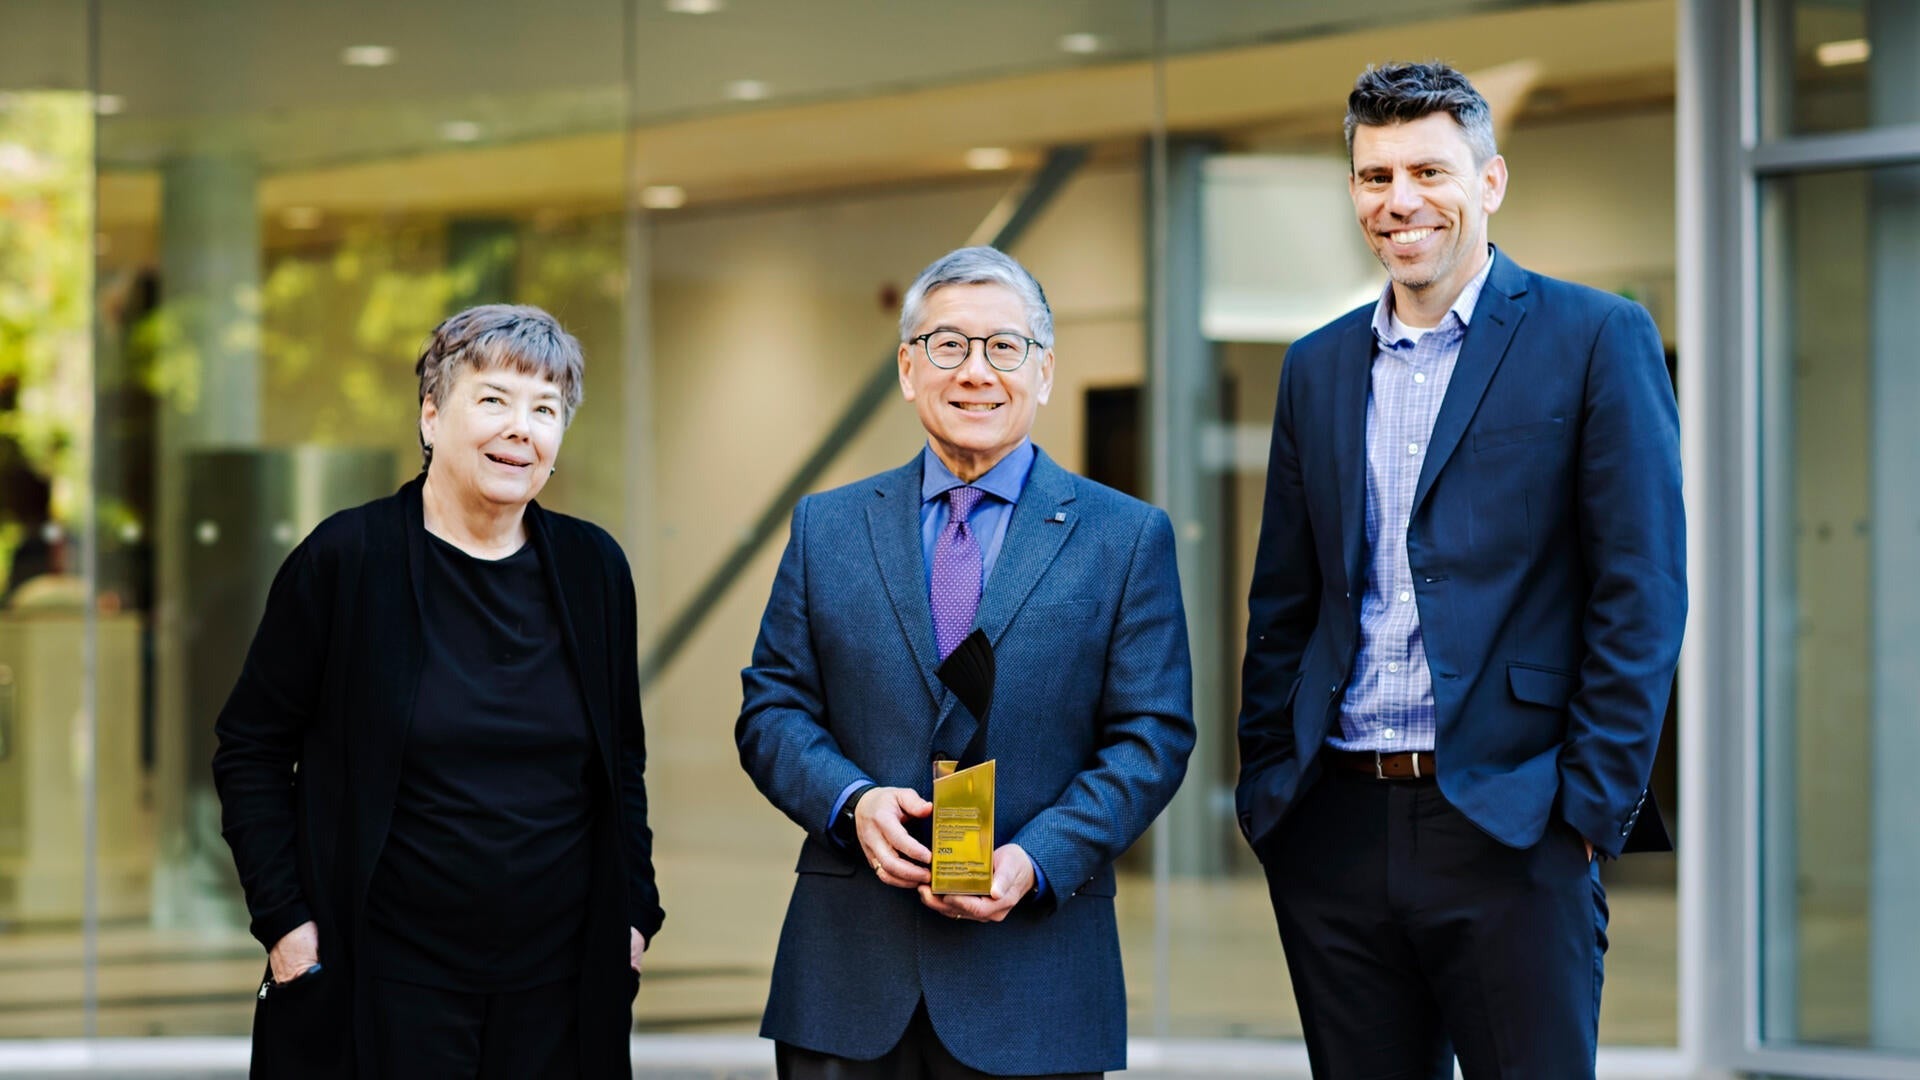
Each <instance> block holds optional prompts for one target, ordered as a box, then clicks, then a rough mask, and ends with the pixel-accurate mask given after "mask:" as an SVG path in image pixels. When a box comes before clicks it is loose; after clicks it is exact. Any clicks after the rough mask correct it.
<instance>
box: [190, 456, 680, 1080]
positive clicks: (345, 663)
mask: <svg viewBox="0 0 1920 1080" xmlns="http://www.w3.org/2000/svg"><path fill="white" fill-rule="evenodd" d="M421 483H422V481H421V480H419V479H415V480H413V481H411V482H409V483H408V484H406V485H405V486H403V487H402V488H401V489H400V490H399V491H398V492H397V493H395V494H394V495H391V496H389V497H387V498H384V499H379V500H376V501H374V502H370V503H367V504H366V505H364V506H360V507H356V508H354V509H352V510H345V511H342V512H340V513H338V514H335V515H334V516H332V517H330V518H328V519H327V520H326V521H325V522H322V523H321V525H320V527H319V528H317V529H315V530H314V531H313V533H312V535H310V536H308V537H307V538H306V540H305V541H303V542H302V543H301V544H300V546H299V547H297V548H295V549H294V551H293V553H292V554H291V555H289V556H288V557H287V561H286V563H285V564H284V565H282V566H281V568H280V572H279V574H278V575H277V576H276V577H275V578H274V582H273V587H272V590H271V591H270V592H269V593H268V596H267V609H266V613H265V614H264V615H263V616H262V617H261V620H260V628H259V630H258V631H257V632H256V633H255V635H254V640H253V645H252V647H251V648H250V649H249V650H248V651H247V659H246V663H245V666H244V667H243V668H242V670H241V673H240V679H239V682H238V683H237V684H236V685H235V686H234V689H233V694H232V696H231V697H229V698H228V700H227V704H226V707H225V708H223V709H222V710H221V711H220V717H219V720H218V721H217V722H216V723H215V726H214V732H215V735H216V736H217V737H218V740H219V746H218V749H216V750H215V752H214V756H213V777H214V786H215V788H216V789H217V790H218V791H219V794H220V804H221V827H222V832H223V834H224V835H225V837H226V840H227V843H228V845H229V846H231V847H232V849H233V858H234V863H235V865H236V866H237V867H238V868H239V871H240V882H241V885H242V887H243V888H244V889H245V891H246V898H247V910H248V912H249V914H250V915H251V916H252V924H251V926H250V929H251V930H252V932H253V935H254V937H256V938H258V939H259V940H260V942H261V943H262V944H263V945H266V946H267V947H268V948H271V947H272V946H273V944H274V943H275V942H276V941H278V940H279V939H280V938H281V937H282V936H283V935H285V934H286V933H287V931H289V930H292V929H293V928H294V927H296V926H299V925H300V924H301V923H303V922H305V921H307V920H308V919H312V920H314V921H315V922H316V923H317V924H318V926H319V931H320V958H321V962H322V964H323V965H324V970H323V971H322V973H320V974H319V975H316V976H312V977H309V978H305V979H301V980H299V981H297V982H295V983H291V984H289V985H288V986H287V987H284V988H276V989H274V990H272V991H271V992H269V993H266V994H263V995H262V996H261V997H260V998H259V1000H258V1001H257V1003H256V1010H255V1017H254V1067H253V1069H254V1071H253V1075H255V1076H271V1077H282V1076H315V1077H322V1076H324V1077H340V1076H352V1075H355V1070H356V1062H358V1061H359V1058H360V1055H359V1053H358V1050H357V1047H358V1046H360V1045H362V1044H363V1043H364V1040H363V1039H360V1038H357V1037H352V1036H355V1035H357V1034H359V1033H364V1032H365V1031H366V1030H367V1017H366V1015H365V1012H364V1004H363V1003H364V1001H365V1000H366V996H365V995H364V994H361V993H358V992H356V989H355V988H356V986H357V985H358V984H359V982H360V980H361V979H363V978H364V970H363V969H364V965H362V964H360V963H359V962H358V961H359V957H358V956H357V954H356V952H355V949H356V943H357V942H359V941H360V940H362V939H363V938H364V932H363V931H364V926H365V905H366V899H367V888H368V884H369V882H370V881H371V880H372V877H373V870H374V864H375V863H376V862H377V861H378V859H379V857H380V849H381V846H382V844H384V842H385V840H386V835H387V828H388V825H389V823H390V820H391V816H392V812H393V802H394V795H395V792H396V790H397V788H398V785H399V781H400V761H401V752H402V748H403V746H404V744H405V741H406V734H407V726H408V724H409V722H410V721H411V718H412V711H413V699H414V693H415V688H416V686H417V685H418V683H419V679H420V670H421V665H422V657H423V643H422V635H421V629H420V611H421V605H420V593H419V590H420V582H421V580H422V567H423V565H424V560H425V549H426V525H425V519H424V517H423V515H422V510H421V503H420V488H421ZM526 524H527V534H528V537H529V540H530V542H531V543H532V544H533V545H534V547H535V549H536V550H537V552H538V553H539V556H540V561H541V564H542V565H543V566H544V567H545V568H546V575H547V582H548V586H549V587H550V588H551V589H552V590H553V596H554V600H555V602H556V606H557V608H558V610H559V613H560V622H561V627H562V637H563V639H564V645H565V655H566V656H567V657H568V659H569V660H570V661H571V662H572V664H573V666H574V669H575V673H576V675H577V677H578V680H579V684H580V688H581V692H582V696H583V697H584V698H585V703H586V710H587V717H588V722H589V724H590V726H591V727H592V730H593V738H594V743H595V745H596V747H597V748H598V749H599V751H600V754H599V759H600V761H601V762H602V763H603V764H604V768H603V769H601V770H598V771H596V773H595V775H594V780H595V788H596V790H595V792H594V797H595V804H596V807H597V808H599V809H598V811H597V812H596V813H595V815H594V818H595V824H594V826H593V839H592V844H593V852H594V855H593V861H594V872H593V883H592V886H591V888H590V893H589V901H588V904H589V910H588V912H587V918H586V930H585V933H584V934H583V936H582V949H583V955H582V957H581V963H580V1031H581V1040H582V1055H583V1056H582V1061H583V1064H584V1066H585V1071H584V1073H583V1075H586V1076H594V1077H598V1076H614V1075H617V1076H627V1075H629V1068H628V1064H627V1059H628V1054H627V1033H628V1031H629V1030H630V1028H631V1018H630V1014H629V1009H630V1007H631V1003H632V1000H633V994H634V991H635V990H636V989H637V987H638V982H637V978H636V977H635V976H634V975H633V974H632V971H631V969H630V968H629V967H628V964H627V959H628V946H627V937H628V934H627V927H629V926H631V927H633V928H635V929H637V930H639V931H640V932H641V933H642V934H644V935H646V937H647V940H648V941H649V942H651V941H652V940H653V937H654V935H655V934H656V933H658V932H659V929H660V924H661V922H662V921H663V920H664V919H665V913H664V912H663V911H662V910H661V908H660V901H659V891H658V889H657V888H656V887H655V885H654V875H653V836H652V833H651V832H650V831H649V830H648V828H647V795H646V787H645V784H644V781H643V778H642V777H643V772H644V769H645V766H646V740H645V733H644V730H643V727H642V724H641V718H640V679H639V664H638V637H637V631H636V622H635V610H634V592H633V577H632V573H631V571H630V570H629V568H628V566H627V561H626V557H625V555H624V554H623V553H622V552H621V550H620V547H619V545H618V544H616V543H615V542H614V540H613V538H612V537H610V536H608V535H607V533H606V532H605V531H604V530H602V529H600V528H599V527H598V526H595V525H592V524H590V523H588V522H585V521H581V520H579V519H577V518H571V517H567V516H566V515H564V514H556V513H552V512H549V511H545V510H542V509H541V508H540V506H539V504H538V503H533V504H529V505H528V507H527V511H526ZM614 793H617V798H616V797H615V795H614ZM610 806H617V807H618V813H617V814H614V813H607V812H605V810H606V808H607V807H610ZM303 984H304V985H303ZM359 1064H360V1066H361V1067H364V1065H365V1063H364V1062H359Z"/></svg>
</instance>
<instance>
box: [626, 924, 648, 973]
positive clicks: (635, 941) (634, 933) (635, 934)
mask: <svg viewBox="0 0 1920 1080" xmlns="http://www.w3.org/2000/svg"><path fill="white" fill-rule="evenodd" d="M627 934H628V937H627V966H628V967H631V968H633V973H634V974H635V975H638V974H640V963H641V961H642V959H644V958H645V957H646V955H647V936H646V935H645V934H642V933H641V932H640V931H638V930H635V929H634V928H633V927H631V926H629V927H627Z"/></svg>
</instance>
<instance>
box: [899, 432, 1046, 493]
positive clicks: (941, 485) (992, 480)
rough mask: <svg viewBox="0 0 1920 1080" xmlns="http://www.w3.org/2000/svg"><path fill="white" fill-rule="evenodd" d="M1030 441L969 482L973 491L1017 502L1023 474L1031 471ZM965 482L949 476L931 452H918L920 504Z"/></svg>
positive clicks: (945, 468)
mask: <svg viewBox="0 0 1920 1080" xmlns="http://www.w3.org/2000/svg"><path fill="white" fill-rule="evenodd" d="M1033 458H1034V449H1033V440H1032V439H1022V440H1020V445H1019V446H1016V447H1014V448H1013V452H1012V453H1010V454H1008V455H1007V456H1006V457H1003V458H1001V459H1000V461H999V463H998V464H996V465H994V467H993V468H991V469H988V470H987V472H986V475H984V476H982V477H980V479H978V480H975V481H974V482H973V485H972V486H974V487H977V488H979V489H980V490H982V491H984V492H986V493H987V494H989V495H992V496H993V497H995V498H997V499H999V500H1001V501H1002V502H1008V503H1016V502H1019V501H1020V492H1021V491H1023V490H1025V488H1026V486H1027V474H1028V473H1030V472H1032V471H1033ZM966 486H968V485H967V482H966V481H965V480H962V479H960V478H959V477H957V476H955V475H953V470H951V469H949V468H947V463H946V462H944V461H941V460H940V455H939V454H936V453H934V452H933V447H932V446H931V445H929V446H928V447H927V448H926V449H925V450H923V451H921V466H920V501H921V502H923V503H925V502H931V501H933V500H934V499H937V498H939V497H940V496H942V495H945V494H946V493H947V492H949V491H952V490H953V489H954V488H957V487H966Z"/></svg>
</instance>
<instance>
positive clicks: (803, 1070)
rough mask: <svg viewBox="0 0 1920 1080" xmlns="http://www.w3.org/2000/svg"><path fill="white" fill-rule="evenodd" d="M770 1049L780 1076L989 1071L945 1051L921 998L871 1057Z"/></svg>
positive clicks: (933, 1075) (881, 1079)
mask: <svg viewBox="0 0 1920 1080" xmlns="http://www.w3.org/2000/svg"><path fill="white" fill-rule="evenodd" d="M773 1052H774V1063H775V1067H776V1069H777V1071H778V1073H779V1077H780V1080H982V1078H984V1077H990V1076H992V1075H993V1074H992V1073H983V1072H981V1071H979V1070H978V1069H972V1068H968V1067H967V1066H965V1065H963V1064H961V1063H960V1062H959V1061H957V1060H955V1059H954V1056H953V1055H952V1054H950V1053H948V1052H947V1048H946V1047H945V1046H943V1045H941V1043H940V1036H939V1035H938V1034H936V1033H935V1032H934V1030H933V1021H932V1020H930V1019H928V1017H927V1003H926V1002H924V1001H922V1002H921V1003H920V1007H919V1008H917V1009H915V1010H914V1011H913V1019H912V1020H911V1021H909V1022H908V1023H907V1032H906V1034H904V1035H902V1036H900V1042H899V1044H898V1045H896V1046H895V1047H894V1048H893V1049H891V1050H889V1051H887V1052H886V1053H885V1054H883V1055H881V1056H880V1057H878V1058H876V1059H874V1060H873V1061H855V1060H853V1059H852V1058H843V1057H834V1056H833V1055H832V1054H821V1053H816V1052H814V1051H812V1050H803V1049H801V1048H800V1047H797V1046H793V1045H790V1044H788V1043H775V1044H774V1048H773ZM1101 1075H1103V1074H1101V1073H1051V1074H1047V1075H1046V1076H1044V1077H1036V1080H1083V1078H1090V1077H1098V1076H1101Z"/></svg>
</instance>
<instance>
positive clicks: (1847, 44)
mask: <svg viewBox="0 0 1920 1080" xmlns="http://www.w3.org/2000/svg"><path fill="white" fill-rule="evenodd" d="M1872 53H1873V46H1872V45H1869V44H1868V43H1867V39H1866V38H1848V39H1847V40H1845V41H1829V42H1827V43H1826V44H1824V45H1822V46H1820V47H1819V48H1817V49H1815V50H1813V56H1814V59H1816V60H1818V61H1820V66H1821V67H1845V66H1846V65H1848V64H1864V63H1866V62H1867V57H1868V56H1870V55H1872Z"/></svg>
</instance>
